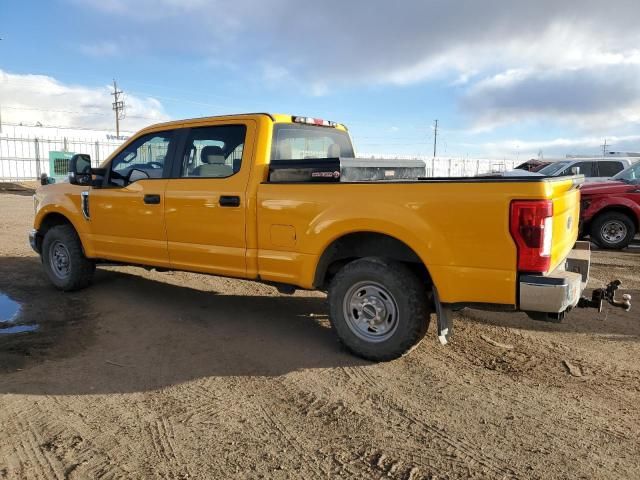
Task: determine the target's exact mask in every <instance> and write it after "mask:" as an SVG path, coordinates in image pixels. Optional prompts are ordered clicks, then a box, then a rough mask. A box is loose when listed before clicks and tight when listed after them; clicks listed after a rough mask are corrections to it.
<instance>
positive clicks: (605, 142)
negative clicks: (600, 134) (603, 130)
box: [600, 138, 607, 158]
mask: <svg viewBox="0 0 640 480" xmlns="http://www.w3.org/2000/svg"><path fill="white" fill-rule="evenodd" d="M600 146H601V147H602V158H604V157H606V156H607V139H606V138H605V139H604V143H603V144H602V145H600Z"/></svg>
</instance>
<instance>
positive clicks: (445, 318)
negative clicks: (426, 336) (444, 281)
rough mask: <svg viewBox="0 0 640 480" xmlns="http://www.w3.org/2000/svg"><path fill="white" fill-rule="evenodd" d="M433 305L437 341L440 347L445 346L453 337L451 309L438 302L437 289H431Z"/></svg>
mask: <svg viewBox="0 0 640 480" xmlns="http://www.w3.org/2000/svg"><path fill="white" fill-rule="evenodd" d="M433 303H434V304H435V307H436V317H437V319H438V340H439V341H440V343H441V344H442V345H446V344H447V343H449V341H450V340H451V337H452V336H453V313H452V311H451V307H448V306H446V305H443V304H442V303H441V302H440V296H439V295H438V289H437V288H436V287H435V286H434V287H433Z"/></svg>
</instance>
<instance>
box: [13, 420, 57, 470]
mask: <svg viewBox="0 0 640 480" xmlns="http://www.w3.org/2000/svg"><path fill="white" fill-rule="evenodd" d="M8 410H12V415H11V416H10V418H11V419H12V421H11V423H13V425H14V427H15V428H16V430H17V431H19V432H21V438H20V440H19V442H18V444H17V445H16V447H15V448H16V452H18V451H19V452H20V453H18V456H20V457H21V458H23V459H24V460H25V461H26V463H27V464H31V465H33V466H34V467H35V473H36V475H38V476H39V477H42V478H45V479H50V478H55V479H58V480H64V472H63V468H62V465H60V464H59V462H57V461H54V460H53V459H51V458H50V457H49V456H48V455H47V453H46V452H45V451H44V449H43V448H42V445H43V444H44V441H43V440H42V437H41V436H40V433H39V430H40V429H38V430H36V428H34V426H33V424H32V422H31V421H30V420H29V418H34V415H33V412H32V411H31V410H33V408H29V409H26V410H22V411H20V410H17V409H15V408H12V407H10V408H9V409H8ZM35 418H37V417H35ZM45 426H46V425H45Z"/></svg>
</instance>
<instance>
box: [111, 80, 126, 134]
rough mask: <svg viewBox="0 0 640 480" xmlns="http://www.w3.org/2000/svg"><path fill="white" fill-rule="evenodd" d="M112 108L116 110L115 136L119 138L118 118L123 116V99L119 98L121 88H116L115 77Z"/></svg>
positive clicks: (120, 118)
mask: <svg viewBox="0 0 640 480" xmlns="http://www.w3.org/2000/svg"><path fill="white" fill-rule="evenodd" d="M111 95H113V104H112V105H113V110H114V112H116V138H118V139H119V138H120V120H122V119H123V118H124V101H123V100H120V98H121V97H120V95H122V90H118V85H117V84H116V80H115V78H114V79H113V92H112V93H111Z"/></svg>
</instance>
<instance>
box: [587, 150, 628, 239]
mask: <svg viewBox="0 0 640 480" xmlns="http://www.w3.org/2000/svg"><path fill="white" fill-rule="evenodd" d="M580 190H581V192H582V201H581V204H580V222H581V232H582V233H583V234H585V235H587V234H589V235H591V240H592V241H593V242H595V243H597V244H598V246H600V247H602V248H625V247H626V246H627V245H629V243H630V242H631V240H633V237H634V236H635V234H636V232H638V230H639V229H640V162H639V163H636V164H635V165H632V166H630V167H629V168H627V169H625V170H623V171H622V172H620V173H618V174H617V175H615V176H614V177H613V178H612V179H611V181H609V182H602V183H590V184H584V185H582V187H581V189H580Z"/></svg>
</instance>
